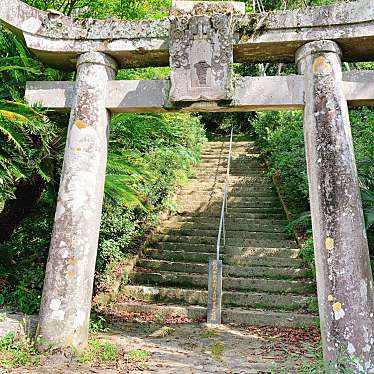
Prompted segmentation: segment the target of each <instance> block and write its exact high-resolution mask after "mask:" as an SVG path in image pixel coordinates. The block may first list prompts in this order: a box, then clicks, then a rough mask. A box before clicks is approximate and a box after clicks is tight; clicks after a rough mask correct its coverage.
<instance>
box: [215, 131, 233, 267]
mask: <svg viewBox="0 0 374 374" xmlns="http://www.w3.org/2000/svg"><path fill="white" fill-rule="evenodd" d="M233 134H234V128H232V129H231V136H230V149H229V155H228V159H227V172H226V181H225V190H224V193H223V201H222V209H221V219H220V221H219V230H218V238H217V261H219V258H220V251H221V239H222V236H223V245H226V225H225V213H227V205H228V194H229V181H230V166H231V151H232V138H233Z"/></svg>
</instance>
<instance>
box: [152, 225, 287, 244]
mask: <svg viewBox="0 0 374 374" xmlns="http://www.w3.org/2000/svg"><path fill="white" fill-rule="evenodd" d="M159 233H160V234H162V235H167V236H168V237H169V236H173V237H182V240H184V237H186V236H187V237H205V238H214V239H216V238H217V235H218V227H216V228H215V229H204V230H202V229H200V228H190V229H188V228H184V227H182V228H178V229H176V228H170V227H164V228H163V229H162V230H160V231H159ZM225 235H226V242H227V243H230V242H231V240H232V239H235V240H236V239H259V240H263V239H264V240H282V241H283V240H291V238H290V235H289V234H288V233H286V232H264V231H249V230H230V229H228V228H227V227H226V230H225ZM168 240H170V239H168Z"/></svg>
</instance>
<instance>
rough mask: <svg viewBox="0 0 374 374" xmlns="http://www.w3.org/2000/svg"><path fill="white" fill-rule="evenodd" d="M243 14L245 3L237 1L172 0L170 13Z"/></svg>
mask: <svg viewBox="0 0 374 374" xmlns="http://www.w3.org/2000/svg"><path fill="white" fill-rule="evenodd" d="M230 11H231V12H233V13H236V14H245V3H243V2H239V1H182V0H173V1H172V8H171V11H170V14H171V15H176V14H173V13H175V12H182V13H196V14H200V13H202V14H204V13H205V12H206V13H226V12H230Z"/></svg>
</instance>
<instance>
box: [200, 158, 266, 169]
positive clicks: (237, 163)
mask: <svg viewBox="0 0 374 374" xmlns="http://www.w3.org/2000/svg"><path fill="white" fill-rule="evenodd" d="M227 166H228V162H227V159H219V158H218V159H214V158H208V159H201V160H200V163H199V164H198V169H199V170H201V169H203V170H205V169H207V168H209V169H212V170H217V169H224V170H227ZM230 170H260V171H267V167H266V164H265V163H263V162H262V161H261V160H259V159H242V158H237V159H236V160H231V161H230Z"/></svg>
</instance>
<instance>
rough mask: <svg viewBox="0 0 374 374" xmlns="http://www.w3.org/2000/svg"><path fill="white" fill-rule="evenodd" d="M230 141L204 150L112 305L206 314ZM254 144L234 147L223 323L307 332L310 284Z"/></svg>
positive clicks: (140, 310)
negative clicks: (171, 211) (171, 213)
mask: <svg viewBox="0 0 374 374" xmlns="http://www.w3.org/2000/svg"><path fill="white" fill-rule="evenodd" d="M228 147H229V144H228V143H226V142H209V143H207V144H206V145H205V146H204V147H203V151H202V162H201V164H200V165H199V168H198V169H197V172H196V175H195V177H194V178H192V179H191V180H190V183H189V184H188V185H187V187H185V188H184V189H183V190H182V193H181V196H180V199H179V200H180V201H179V211H178V214H177V215H174V216H172V217H170V218H169V219H168V220H167V221H165V222H164V223H163V224H162V227H160V228H159V231H158V232H157V234H156V235H155V237H154V238H153V239H152V242H150V243H149V245H148V248H146V250H145V251H144V255H143V258H141V259H140V260H139V261H138V263H137V267H136V268H135V272H134V273H133V274H132V275H131V276H130V283H129V284H128V285H126V286H123V287H122V289H121V297H120V300H121V301H119V302H118V303H117V305H116V307H117V308H119V309H120V310H122V311H126V312H133V313H157V314H161V315H162V316H164V317H170V316H181V317H188V318H191V319H203V318H204V317H206V306H207V299H208V292H207V285H208V261H209V258H212V257H214V256H215V251H216V245H215V244H216V240H217V233H218V225H219V220H220V212H221V204H222V198H223V189H224V182H225V173H226V167H227V154H228ZM286 224H287V221H286V217H285V213H284V210H283V208H282V205H281V202H280V200H279V198H278V196H277V193H276V191H275V189H274V187H273V184H272V181H271V179H270V178H269V177H268V176H267V175H266V170H265V167H264V165H263V164H262V162H261V160H260V157H259V153H258V149H257V148H256V146H255V144H254V143H253V142H234V144H233V151H232V163H231V177H230V187H229V200H228V212H227V215H226V246H224V247H223V248H222V260H223V272H224V279H223V290H224V292H223V311H222V313H223V314H222V318H223V322H224V323H237V324H247V325H273V326H279V327H281V326H282V327H307V326H310V325H312V324H314V323H315V320H316V314H315V306H316V298H315V284H314V281H313V279H312V278H311V277H310V275H309V272H308V270H307V269H306V268H305V267H304V265H303V263H302V260H301V259H300V258H298V255H299V249H298V247H297V245H296V242H295V240H294V239H293V238H292V237H291V236H290V235H289V234H288V233H287V232H286V229H285V226H286Z"/></svg>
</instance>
